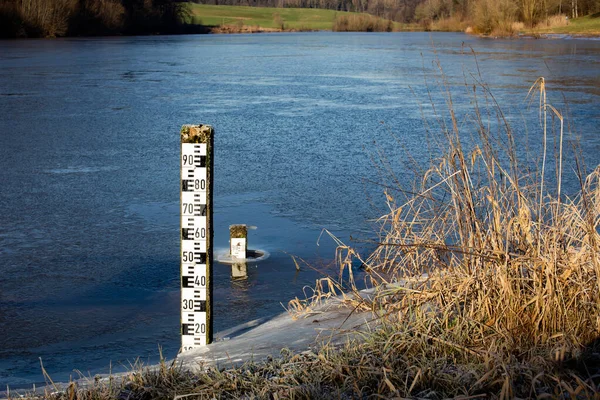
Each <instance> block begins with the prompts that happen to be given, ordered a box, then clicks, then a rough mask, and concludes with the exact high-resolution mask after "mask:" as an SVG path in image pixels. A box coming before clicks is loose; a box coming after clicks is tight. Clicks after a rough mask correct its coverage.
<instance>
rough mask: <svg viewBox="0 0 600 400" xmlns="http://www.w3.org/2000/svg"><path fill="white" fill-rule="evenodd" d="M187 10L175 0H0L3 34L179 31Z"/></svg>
mask: <svg viewBox="0 0 600 400" xmlns="http://www.w3.org/2000/svg"><path fill="white" fill-rule="evenodd" d="M187 12H188V11H187V6H186V4H185V3H183V2H176V1H173V0H0V37H5V38H6V37H9V38H10V37H57V36H90V35H115V34H153V33H176V32H178V31H180V30H181V29H182V27H183V25H182V21H183V20H184V18H185V17H186V13H187Z"/></svg>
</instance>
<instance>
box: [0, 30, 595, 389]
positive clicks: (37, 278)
mask: <svg viewBox="0 0 600 400" xmlns="http://www.w3.org/2000/svg"><path fill="white" fill-rule="evenodd" d="M432 42H433V43H434V46H435V48H434V47H432ZM471 49H473V50H474V52H475V54H476V57H477V61H478V63H479V71H481V74H482V76H481V79H482V80H484V81H486V82H487V83H488V84H489V86H490V88H491V89H492V91H493V93H494V95H495V98H496V99H497V101H498V102H499V103H500V105H501V106H502V108H503V111H504V112H505V114H506V116H507V119H508V120H510V121H511V123H514V124H515V127H514V130H515V137H516V139H517V140H518V141H521V142H520V143H522V142H525V144H526V145H527V146H523V148H525V147H527V148H529V149H531V150H532V151H534V152H535V151H536V149H539V145H540V143H541V142H540V140H539V137H538V136H536V129H537V126H536V124H537V112H536V110H535V107H533V109H529V110H528V109H527V103H526V101H525V97H526V94H527V91H528V90H529V88H530V86H531V85H532V83H533V82H534V81H535V80H536V79H537V78H538V77H540V76H544V77H545V78H546V82H547V84H548V90H549V96H550V97H549V100H550V101H551V102H552V104H553V105H554V106H555V107H557V108H559V109H561V110H567V109H568V112H567V114H569V121H570V123H571V125H570V126H571V127H572V130H573V132H574V133H575V134H577V135H578V136H577V137H575V138H571V139H578V140H579V142H580V143H581V144H582V151H583V153H584V155H585V157H586V163H587V165H589V166H595V165H597V164H598V162H599V161H600V142H599V137H598V120H599V119H600V108H598V107H597V104H598V100H599V99H598V96H600V89H599V88H600V76H599V75H598V65H600V64H599V62H600V41H586V40H483V39H479V38H475V37H470V36H466V35H462V34H432V35H429V34H424V33H398V34H359V33H357V34H336V33H311V34H273V35H255V36H253V35H229V36H226V35H212V36H211V35H207V36H180V37H143V38H142V37H140V38H93V39H65V40H52V41H46V40H27V41H0V72H1V73H0V109H2V111H3V113H2V115H0V182H2V188H1V190H0V330H1V331H2V335H0V385H1V386H4V385H5V384H12V385H26V384H29V383H32V382H38V383H39V382H41V381H42V376H41V373H40V368H39V359H38V357H42V359H43V360H44V366H45V367H46V368H47V370H48V371H49V372H50V374H51V375H52V376H53V378H54V379H56V380H66V379H68V377H69V375H70V374H72V371H73V369H75V368H77V369H80V370H82V371H86V372H87V371H91V372H92V373H96V372H101V371H102V372H106V371H107V368H108V366H109V364H110V362H111V361H112V364H113V366H116V367H115V368H116V369H118V368H120V366H121V364H124V365H127V364H128V362H127V360H132V359H135V358H136V357H141V358H142V359H143V360H149V361H154V360H156V359H157V356H158V351H157V348H158V345H159V344H160V345H161V346H163V349H164V352H165V354H166V355H167V356H169V357H173V356H174V355H175V354H176V351H177V349H178V347H179V332H178V327H179V301H180V299H179V291H178V287H179V261H178V254H179V238H178V232H179V227H178V225H179V220H178V212H179V182H178V179H179V165H178V160H179V158H178V154H179V136H178V132H179V128H180V126H181V125H183V124H186V123H210V124H212V125H214V126H215V129H216V135H215V149H216V154H215V188H214V189H215V193H214V195H215V210H214V213H215V227H216V232H215V244H216V246H217V247H220V248H227V247H228V235H227V227H228V226H229V225H230V224H234V223H245V224H249V225H256V226H258V227H259V229H258V230H257V231H255V232H252V241H253V247H254V246H256V248H260V249H265V250H267V251H269V252H270V253H271V257H270V258H269V259H267V260H265V261H264V262H261V263H260V264H258V265H249V266H248V279H247V280H243V281H232V280H231V269H230V267H229V266H223V265H219V264H215V267H214V271H215V273H214V275H215V277H214V279H215V282H214V284H215V287H214V305H215V316H216V319H215V322H214V323H215V329H216V330H217V331H219V330H223V329H226V328H230V327H232V326H234V325H237V324H240V323H243V322H245V321H248V320H252V319H257V318H261V317H265V316H270V315H273V314H275V313H278V312H281V311H283V307H282V306H281V304H286V302H287V300H289V299H291V298H294V297H295V296H302V293H303V289H304V287H305V286H307V285H310V284H311V283H312V282H314V279H316V278H317V277H318V276H320V272H317V271H316V270H319V271H321V272H324V273H326V274H330V275H332V276H336V274H337V270H336V268H335V267H334V266H332V265H331V264H330V261H331V259H332V257H333V254H334V251H335V243H334V242H333V241H327V242H326V241H324V240H321V241H320V245H317V239H318V237H319V234H320V232H321V229H322V228H327V229H329V230H331V231H333V232H334V233H336V234H337V235H338V236H339V237H340V238H342V240H344V241H345V242H349V236H350V234H352V235H354V236H359V237H363V238H364V237H372V236H373V233H372V230H371V228H372V227H371V223H370V222H368V221H370V220H372V219H374V218H376V217H378V216H379V215H381V214H383V213H384V212H385V211H386V206H385V203H384V201H383V200H384V196H383V195H382V191H383V189H382V188H381V187H379V186H377V185H373V184H371V183H370V182H379V181H380V180H381V176H380V175H379V173H380V172H381V171H379V170H378V169H376V168H374V167H373V162H372V157H375V158H377V157H385V158H386V159H387V160H388V161H389V165H390V168H391V170H392V171H393V172H394V173H396V177H397V179H399V180H400V181H402V182H403V183H406V182H408V181H409V180H410V176H411V175H410V171H409V170H407V169H406V168H405V165H406V164H407V163H410V162H412V161H414V160H417V162H426V161H427V160H428V159H429V157H430V156H431V153H430V151H431V144H430V143H427V142H426V141H424V140H423V138H424V125H423V121H422V118H423V117H425V118H431V117H435V115H436V110H434V109H433V108H432V107H431V106H430V105H428V104H427V103H428V97H429V93H428V92H427V84H430V85H431V87H433V88H437V87H438V86H437V85H439V84H440V80H439V78H438V77H436V74H437V73H438V71H439V70H438V66H437V64H436V63H435V61H434V60H435V57H436V56H435V55H434V51H435V53H436V54H437V57H439V61H440V63H441V65H442V67H443V69H444V72H445V73H446V75H447V79H446V83H447V85H448V87H449V88H451V90H452V91H453V92H454V97H453V101H454V106H455V108H456V110H457V112H458V113H460V114H461V115H462V117H463V119H461V121H468V120H469V113H470V112H471V109H472V103H471V102H472V96H471V95H470V94H469V88H470V86H469V85H468V84H466V82H467V81H469V80H470V79H472V77H475V78H476V79H480V78H479V72H478V68H477V65H476V63H475V59H474V56H473V55H472V52H471ZM430 93H431V96H432V97H433V99H434V100H435V101H437V100H438V99H439V91H438V90H437V89H436V90H433V91H431V92H430ZM563 94H564V97H563ZM565 100H566V102H567V103H568V104H570V105H571V107H567V104H566V103H565ZM442 104H443V103H442ZM522 121H527V122H528V128H527V129H525V128H524V127H523V126H522ZM381 122H384V123H383V124H382V123H381ZM461 128H464V129H468V124H466V123H464V125H461ZM390 133H392V134H390ZM406 149H408V150H410V152H411V153H412V155H413V157H414V160H411V159H409V158H408V157H407V155H406V152H405V150H406ZM572 164H573V160H572V158H569V157H566V159H565V170H572V167H573V165H572ZM548 168H549V173H548V175H549V176H551V175H553V173H554V172H553V170H552V168H553V166H549V167H548ZM549 185H551V184H549ZM564 185H565V190H566V192H569V191H571V192H572V191H573V190H575V189H576V186H577V185H576V182H573V181H572V180H571V183H570V181H569V178H568V177H565V183H564ZM359 246H360V245H359ZM368 250H369V249H368V248H366V249H361V251H362V252H363V254H364V253H366V252H368ZM290 255H296V256H299V257H301V258H302V259H305V260H307V261H308V262H309V263H310V264H311V265H312V266H316V268H315V269H316V270H314V269H312V268H308V267H307V268H305V267H304V266H303V267H302V268H301V269H300V271H297V269H296V266H295V264H294V262H293V260H292V258H291V256H290Z"/></svg>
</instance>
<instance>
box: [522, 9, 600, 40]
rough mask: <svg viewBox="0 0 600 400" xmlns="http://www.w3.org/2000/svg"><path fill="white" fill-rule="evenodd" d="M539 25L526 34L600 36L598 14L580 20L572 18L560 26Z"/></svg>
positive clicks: (599, 17)
mask: <svg viewBox="0 0 600 400" xmlns="http://www.w3.org/2000/svg"><path fill="white" fill-rule="evenodd" d="M545 25H546V24H539V25H538V26H536V28H535V29H533V30H530V31H529V30H528V31H526V32H528V33H540V34H548V33H550V34H566V35H593V36H599V35H600V13H597V14H593V15H587V16H585V17H581V18H574V19H570V20H568V22H567V21H566V19H565V22H564V23H562V24H554V25H553V24H548V25H549V26H545Z"/></svg>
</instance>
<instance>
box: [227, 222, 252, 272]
mask: <svg viewBox="0 0 600 400" xmlns="http://www.w3.org/2000/svg"><path fill="white" fill-rule="evenodd" d="M229 254H231V259H232V260H233V263H232V264H231V277H232V278H234V279H244V278H247V277H248V266H247V264H246V259H247V258H248V227H247V226H246V225H230V226H229Z"/></svg>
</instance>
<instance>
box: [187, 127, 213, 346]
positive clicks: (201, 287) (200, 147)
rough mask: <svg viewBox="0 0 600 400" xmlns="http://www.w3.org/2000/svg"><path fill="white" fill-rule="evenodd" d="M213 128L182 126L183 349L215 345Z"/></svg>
mask: <svg viewBox="0 0 600 400" xmlns="http://www.w3.org/2000/svg"><path fill="white" fill-rule="evenodd" d="M213 134H214V131H213V128H212V127H211V126H209V125H184V126H183V127H182V128H181V156H180V161H181V197H180V198H181V351H182V352H183V351H188V350H192V349H194V348H197V347H201V346H205V345H207V344H208V343H211V342H212V336H213V327H212V264H213V255H212V243H213V226H212V223H213V218H212V215H213V212H212V208H213V207H212V184H213Z"/></svg>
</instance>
